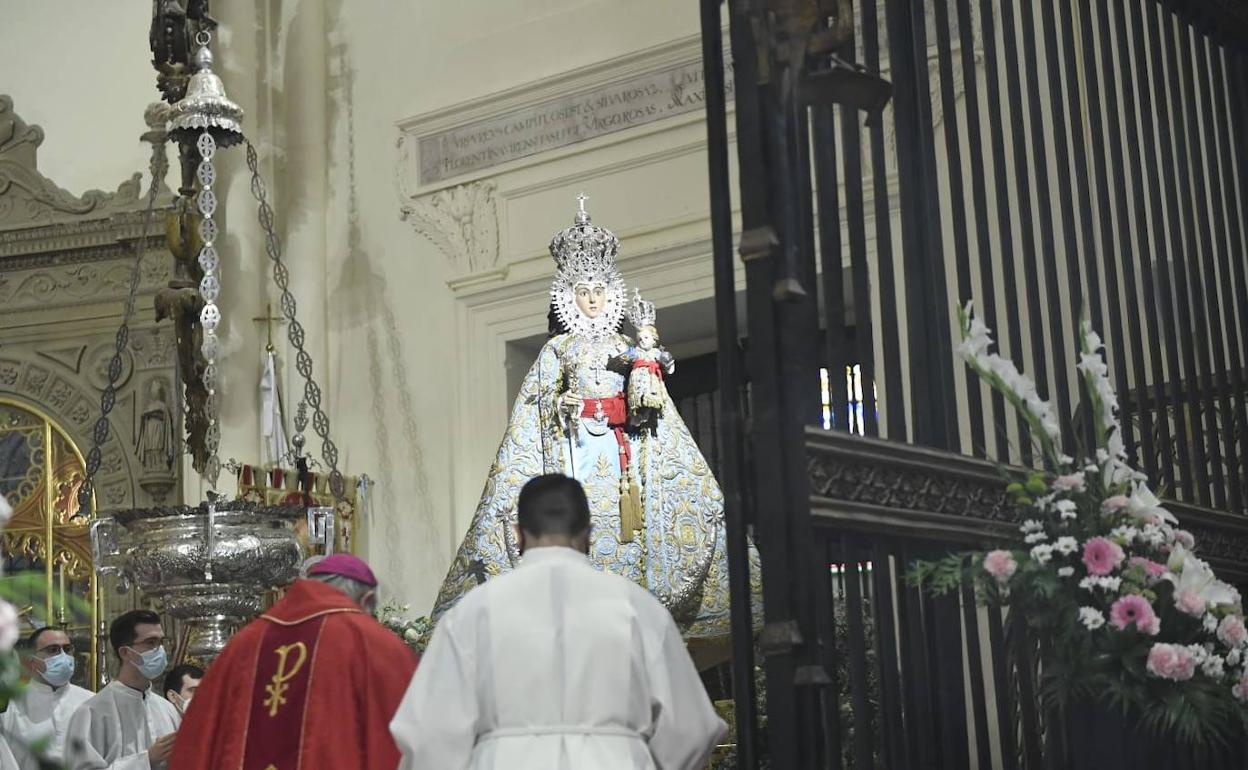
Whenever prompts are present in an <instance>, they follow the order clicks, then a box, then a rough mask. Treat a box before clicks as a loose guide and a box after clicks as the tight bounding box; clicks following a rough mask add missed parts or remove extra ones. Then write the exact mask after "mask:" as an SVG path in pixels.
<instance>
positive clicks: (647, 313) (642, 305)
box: [628, 289, 654, 329]
mask: <svg viewBox="0 0 1248 770" xmlns="http://www.w3.org/2000/svg"><path fill="white" fill-rule="evenodd" d="M628 320H629V321H631V322H632V324H633V326H635V327H636V328H638V329H640V328H641V327H643V326H650V327H653V326H654V303H653V302H647V301H646V300H644V299H642V298H641V290H640V289H633V301H632V302H631V303H629V306H628Z"/></svg>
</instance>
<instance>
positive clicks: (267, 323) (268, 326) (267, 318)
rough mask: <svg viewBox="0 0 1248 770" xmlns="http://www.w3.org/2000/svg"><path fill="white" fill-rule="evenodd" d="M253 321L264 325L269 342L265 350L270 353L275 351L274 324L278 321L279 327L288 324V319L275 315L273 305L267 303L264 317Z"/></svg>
mask: <svg viewBox="0 0 1248 770" xmlns="http://www.w3.org/2000/svg"><path fill="white" fill-rule="evenodd" d="M251 320H253V321H255V322H256V323H260V322H263V323H264V330H265V333H266V335H267V337H268V342H267V343H266V344H265V346H264V349H265V350H268V351H272V350H273V322H274V321H277V323H278V324H279V325H280V324H284V323H286V318H285V317H284V316H280V315H273V303H272V302H266V303H265V304H264V315H262V316H260V317H259V318H253V319H251Z"/></svg>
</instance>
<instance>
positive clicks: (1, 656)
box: [0, 495, 54, 767]
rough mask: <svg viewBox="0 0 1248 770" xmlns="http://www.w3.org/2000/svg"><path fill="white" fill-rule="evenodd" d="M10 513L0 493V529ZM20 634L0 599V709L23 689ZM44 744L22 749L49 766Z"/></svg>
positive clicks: (11, 609)
mask: <svg viewBox="0 0 1248 770" xmlns="http://www.w3.org/2000/svg"><path fill="white" fill-rule="evenodd" d="M12 515H13V509H12V508H11V507H10V506H9V501H8V500H6V499H5V498H4V495H0V530H3V529H4V526H5V524H7V523H8V521H9V517H11V516H12ZM0 576H3V569H0ZM20 637H21V620H20V618H19V616H18V613H17V608H16V607H14V606H13V605H12V604H11V603H9V602H8V601H6V600H5V599H3V598H0V707H2V708H7V707H8V704H9V702H10V701H12V700H13V699H14V698H16V697H18V696H19V695H21V694H22V690H23V689H24V688H25V685H24V684H23V683H22V663H21V660H20V659H19V657H18V653H17V643H18V641H19V639H20ZM19 740H20V739H19V738H18V737H17V736H16V735H0V741H8V742H9V743H10V744H11V745H12V744H17V743H18V742H19ZM48 744H49V739H47V738H45V739H41V740H38V741H35V742H33V743H30V744H26V745H24V746H23V748H25V749H26V752H27V753H28V754H30V755H31V756H32V757H34V758H35V760H36V761H38V762H39V763H40V764H39V766H40V767H53V766H54V765H53V764H52V763H51V762H49V761H48V760H47V759H45V758H44V754H45V753H46V752H47V750H48Z"/></svg>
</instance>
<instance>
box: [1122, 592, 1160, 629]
mask: <svg viewBox="0 0 1248 770" xmlns="http://www.w3.org/2000/svg"><path fill="white" fill-rule="evenodd" d="M1109 622H1110V623H1112V624H1113V625H1114V628H1117V629H1118V630H1119V631H1126V630H1127V626H1135V627H1136V629H1137V630H1139V631H1140V632H1142V633H1145V634H1148V635H1149V636H1156V635H1157V632H1159V631H1160V630H1161V623H1160V621H1158V620H1157V613H1155V612H1153V605H1151V604H1149V603H1148V599H1145V598H1144V597H1143V596H1137V595H1134V594H1132V595H1130V596H1124V597H1122V598H1121V599H1119V600H1118V601H1116V602H1114V606H1112V607H1110V608H1109Z"/></svg>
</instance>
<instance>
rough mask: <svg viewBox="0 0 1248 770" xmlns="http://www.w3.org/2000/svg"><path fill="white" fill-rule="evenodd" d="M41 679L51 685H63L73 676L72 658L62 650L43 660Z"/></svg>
mask: <svg viewBox="0 0 1248 770" xmlns="http://www.w3.org/2000/svg"><path fill="white" fill-rule="evenodd" d="M40 676H42V677H43V681H45V682H47V683H48V684H50V685H52V686H53V687H64V686H65V685H67V684H69V680H70V679H73V678H74V658H73V656H72V655H66V654H65V653H64V652H58V653H57V654H55V655H53V656H52V657H50V658H44V660H43V672H42V674H40Z"/></svg>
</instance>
